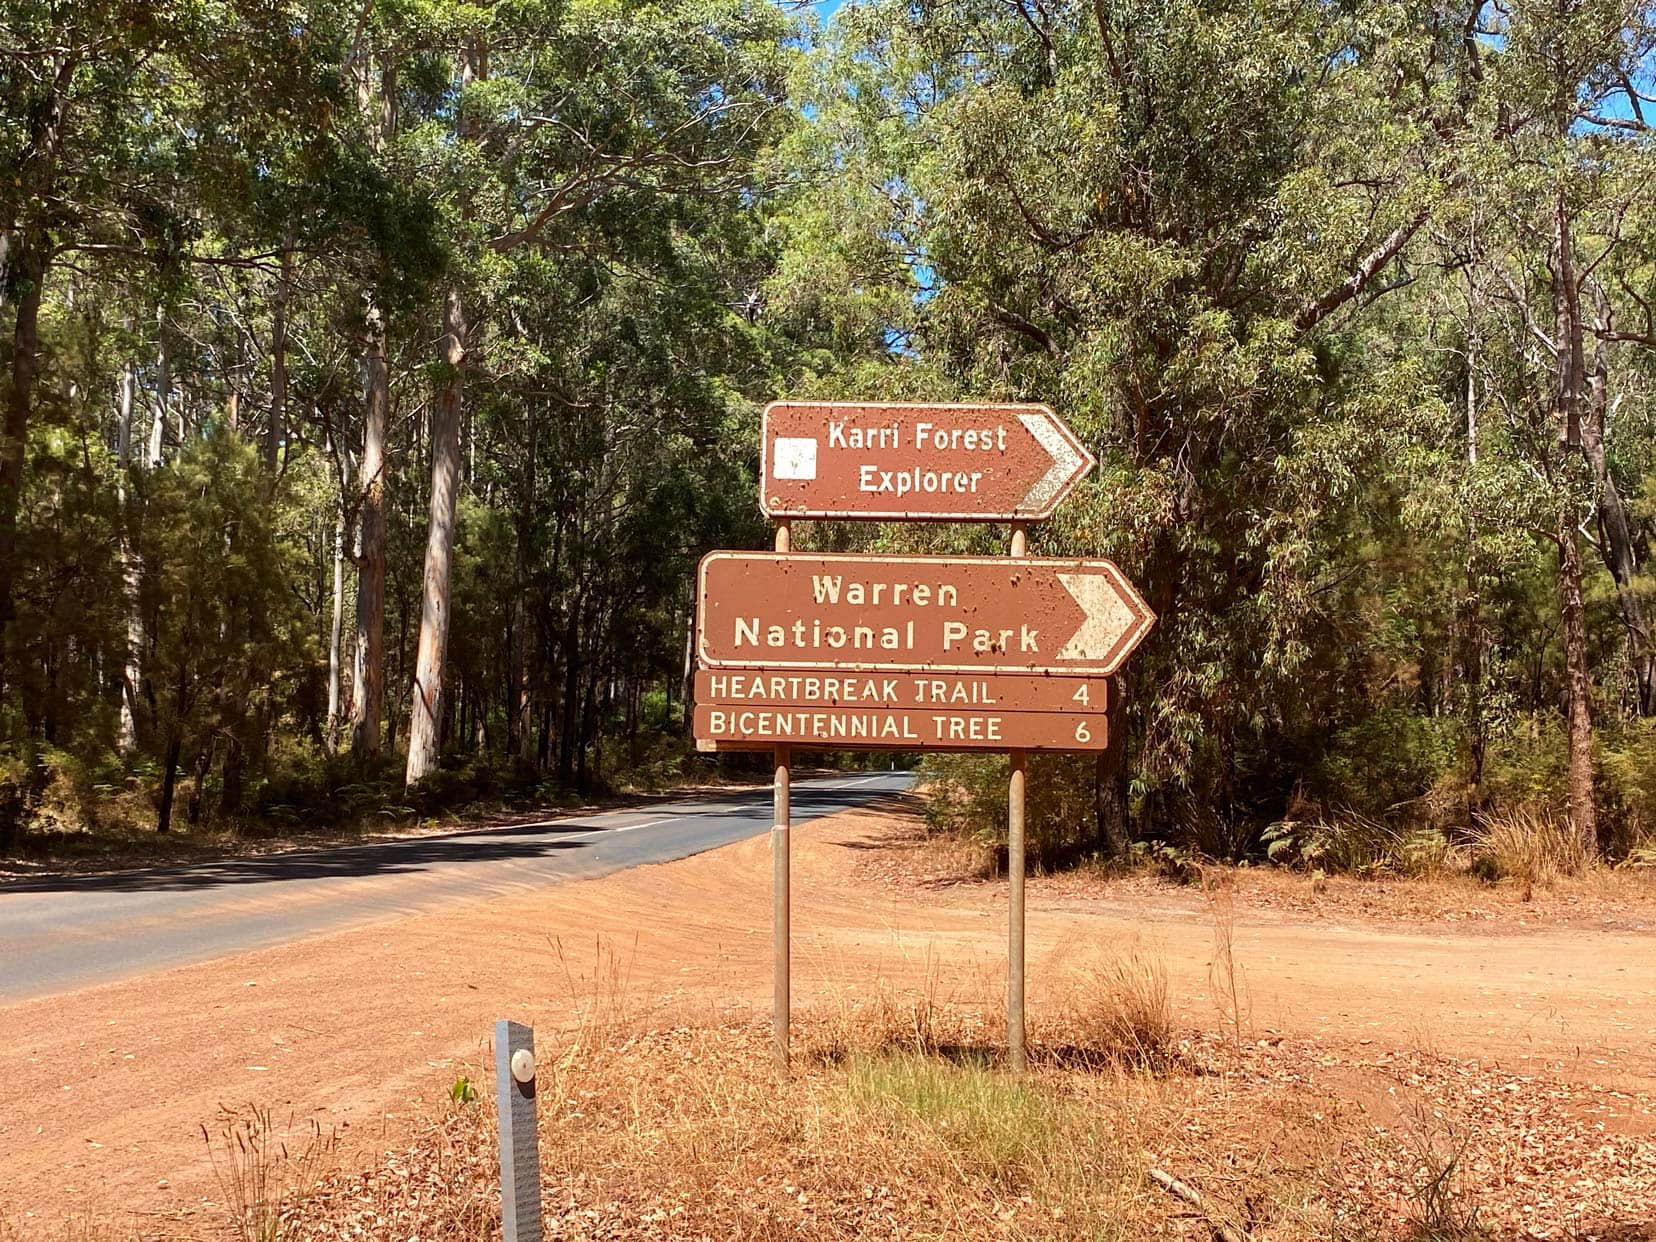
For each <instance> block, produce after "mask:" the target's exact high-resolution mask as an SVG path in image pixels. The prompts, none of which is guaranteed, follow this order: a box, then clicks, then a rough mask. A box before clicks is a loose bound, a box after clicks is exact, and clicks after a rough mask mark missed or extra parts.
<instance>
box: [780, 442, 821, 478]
mask: <svg viewBox="0 0 1656 1242" xmlns="http://www.w3.org/2000/svg"><path fill="white" fill-rule="evenodd" d="M771 475H772V477H774V478H778V479H814V478H816V477H817V442H816V440H815V439H814V438H812V439H807V438H803V437H799V438H796V437H792V436H777V437H776V461H775V469H773V470H772V471H771Z"/></svg>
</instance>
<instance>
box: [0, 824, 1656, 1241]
mask: <svg viewBox="0 0 1656 1242" xmlns="http://www.w3.org/2000/svg"><path fill="white" fill-rule="evenodd" d="M910 826H911V820H910V819H909V818H908V815H907V813H906V812H905V813H894V812H882V813H875V812H847V813H844V814H841V815H836V816H831V817H829V818H826V819H822V820H818V821H815V822H813V823H811V824H809V825H807V826H805V827H803V828H796V829H795V831H794V868H795V869H794V876H795V879H794V898H793V900H794V929H795V956H794V963H795V964H794V996H795V1003H796V1004H797V1005H800V1006H810V1005H816V1004H829V1005H831V1004H833V1003H835V1001H836V999H837V998H841V997H850V996H854V995H863V994H866V992H867V991H868V989H869V987H870V986H871V980H874V979H880V980H884V981H886V982H887V983H889V985H890V986H892V987H894V988H899V989H911V988H912V989H920V988H924V989H928V990H929V991H931V992H932V993H933V994H934V995H935V996H936V997H937V998H938V999H939V1000H941V1001H950V1000H958V1001H961V1002H963V1003H972V1004H989V1005H994V1004H997V1003H998V997H999V995H1000V988H1001V978H1002V972H1003V970H1004V942H1005V922H1004V917H1005V902H1004V890H1003V889H1002V888H1001V887H1000V886H997V885H992V884H975V883H974V884H962V885H957V886H953V887H948V888H940V889H930V890H927V889H917V888H915V887H913V886H897V885H894V884H892V883H888V882H883V881H882V880H880V879H879V878H878V877H877V876H876V875H874V874H873V872H874V871H875V870H876V868H874V867H872V866H871V860H874V859H878V858H881V857H883V855H882V854H880V853H877V852H874V850H875V849H878V848H879V847H881V846H882V845H883V843H885V842H886V841H888V840H889V839H890V838H891V837H892V836H893V835H894V834H897V833H900V832H901V831H903V830H905V829H907V828H908V827H910ZM768 848H769V847H768V843H767V842H766V840H765V839H764V838H762V837H761V838H758V839H755V840H750V841H747V842H743V843H741V844H738V845H734V846H729V847H726V848H724V849H720V850H717V851H714V852H712V853H707V854H702V855H699V856H697V857H694V858H690V859H686V860H684V861H680V862H674V863H668V864H663V865H658V866H648V867H641V868H638V869H636V870H632V871H628V872H624V873H621V874H618V875H613V876H609V877H607V878H604V879H599V880H590V881H581V882H573V883H568V884H563V885H558V886H555V887H550V888H547V889H545V890H544V891H539V892H523V893H514V894H512V895H510V896H507V897H498V898H494V899H491V900H489V901H486V902H468V903H461V904H455V905H451V906H445V907H442V908H440V909H437V910H435V911H432V912H427V913H424V914H420V915H417V916H412V917H406V916H405V917H401V918H398V919H395V920H388V921H386V922H383V923H378V924H374V925H372V926H368V927H363V928H358V929H355V930H350V931H344V932H339V933H335V934H331V935H324V936H319V937H315V938H312V939H308V940H303V941H299V942H295V943H292V944H288V945H285V946H282V947H279V948H272V949H267V950H261V951H258V952H253V953H246V954H240V955H237V956H233V957H226V958H222V959H219V960H216V961H212V962H209V963H205V964H202V965H196V966H189V967H183V968H179V969H175V970H170V971H164V972H157V973H155V974H151V975H147V976H143V977H140V978H136V979H132V980H129V981H126V982H122V983H117V984H112V985H108V986H103V987H97V988H89V989H86V990H82V991H77V992H71V993H66V994H63V995H59V996H53V997H48V998H45V999H40V1000H34V1001H29V1002H26V1003H23V1004H18V1005H15V1006H11V1007H9V1008H5V1009H0V1236H3V1235H4V1228H3V1226H4V1225H8V1224H9V1225H11V1226H12V1227H14V1228H15V1229H18V1230H20V1231H21V1233H22V1235H23V1236H24V1237H31V1236H36V1235H39V1236H50V1235H51V1234H53V1233H56V1232H57V1231H58V1230H59V1229H61V1227H62V1225H63V1222H64V1221H65V1219H66V1218H72V1219H87V1220H97V1221H103V1222H110V1223H118V1224H122V1225H130V1226H131V1227H133V1228H134V1229H136V1231H137V1232H138V1234H139V1235H140V1236H143V1237H168V1238H173V1237H180V1236H186V1237H187V1236H191V1235H193V1234H198V1233H199V1234H201V1235H207V1234H210V1233H211V1232H212V1231H213V1229H214V1228H215V1227H216V1226H217V1225H218V1224H219V1222H220V1219H221V1218H220V1217H219V1216H218V1213H217V1210H216V1208H215V1207H214V1206H213V1201H214V1200H216V1199H217V1198H218V1196H219V1189H218V1186H217V1183H216V1181H215V1178H214V1175H213V1172H212V1168H211V1165H210V1163H209V1160H208V1148H207V1144H206V1143H205V1142H204V1140H203V1137H202V1126H203V1125H204V1124H205V1125H207V1126H208V1127H209V1128H211V1127H212V1126H213V1122H214V1119H215V1117H216V1116H217V1114H218V1111H219V1108H220V1106H221V1105H226V1106H237V1105H241V1104H245V1103H249V1102H251V1103H257V1104H261V1105H266V1106H269V1107H270V1108H271V1109H272V1111H273V1112H274V1113H275V1114H276V1116H277V1117H278V1118H279V1119H282V1120H283V1121H285V1120H286V1119H287V1117H288V1116H289V1115H290V1114H291V1115H292V1117H293V1118H295V1119H296V1130H297V1127H298V1126H303V1125H305V1124H307V1123H308V1120H309V1119H315V1120H317V1121H319V1122H320V1123H321V1124H322V1126H323V1128H324V1129H328V1128H330V1127H338V1128H339V1129H340V1133H341V1136H342V1141H343V1147H344V1150H345V1151H346V1152H347V1153H348V1154H349V1155H350V1156H351V1157H353V1158H355V1159H369V1158H373V1157H374V1156H375V1155H377V1154H378V1152H379V1151H380V1150H382V1149H383V1147H384V1146H386V1145H388V1144H394V1143H395V1142H396V1141H397V1140H398V1139H399V1138H400V1137H401V1135H402V1133H403V1131H404V1128H405V1127H406V1126H407V1125H408V1124H409V1123H410V1122H411V1121H412V1120H413V1119H415V1118H417V1117H420V1116H423V1115H428V1114H430V1113H432V1112H434V1111H435V1110H437V1109H439V1108H440V1107H441V1105H442V1102H443V1101H444V1100H445V1098H446V1094H447V1090H448V1087H449V1084H450V1083H451V1082H452V1081H453V1080H454V1078H455V1077H456V1076H457V1075H458V1074H461V1073H467V1074H469V1075H470V1076H471V1077H472V1078H473V1079H474V1080H476V1079H480V1078H481V1079H487V1078H488V1077H489V1073H490V1071H489V1064H488V1061H489V1054H488V1046H487V1040H488V1036H489V1032H490V1030H491V1027H492V1024H493V1021H494V1019H496V1018H499V1017H513V1018H517V1019H519V1020H521V1021H526V1022H530V1023H533V1024H535V1025H536V1026H537V1027H538V1028H539V1029H540V1042H541V1047H542V1049H543V1053H542V1055H543V1057H544V1056H546V1055H548V1051H547V1050H549V1049H552V1048H555V1046H556V1043H557V1032H558V1031H560V1030H567V1029H568V1028H569V1026H570V1025H571V1023H572V1022H573V1021H574V1020H575V1019H576V1017H577V1015H578V1013H579V1009H580V1007H581V1006H582V1005H583V1004H590V1003H592V1001H593V998H594V997H597V998H598V1000H599V1003H600V1005H602V1006H604V1007H609V1008H613V1007H614V1006H615V1005H617V1004H619V1003H622V1002H620V1001H618V1000H617V997H620V996H625V997H626V998H627V999H626V1000H625V1002H624V1003H625V1005H626V1007H627V1008H628V1009H629V1010H630V1012H631V1013H632V1015H633V1016H636V1017H640V1018H643V1019H645V1020H650V1019H651V1018H652V1017H659V1019H660V1020H663V1021H667V1020H672V1021H680V1020H689V1021H694V1020H697V1019H698V1018H701V1017H707V1016H711V1015H715V1014H718V1013H722V1012H724V1011H726V1010H731V1009H736V1010H741V1011H743V1012H744V1013H746V1012H749V1011H751V1010H752V1009H753V1008H755V1007H762V1006H764V1005H766V1004H767V1003H768V996H769V949H770V926H769V924H770V885H769V877H770V862H769V858H768ZM1094 892H1095V893H1096V895H1094ZM1234 909H1235V914H1234V921H1233V922H1231V923H1230V928H1231V933H1232V945H1233V949H1232V955H1233V958H1234V962H1235V965H1236V967H1237V970H1236V976H1235V977H1236V979H1237V987H1236V989H1235V991H1236V994H1237V995H1238V996H1239V998H1240V1001H1241V1008H1242V1011H1243V1019H1244V1030H1245V1031H1252V1032H1253V1033H1256V1034H1258V1035H1264V1034H1265V1033H1267V1032H1278V1033H1283V1034H1289V1035H1296V1036H1314V1037H1320V1038H1324V1039H1327V1040H1330V1041H1333V1042H1338V1043H1353V1044H1355V1043H1358V1042H1363V1041H1372V1042H1373V1043H1374V1044H1376V1045H1380V1046H1383V1047H1424V1048H1426V1049H1428V1050H1430V1051H1434V1052H1439V1053H1444V1054H1448V1055H1453V1056H1459V1057H1479V1058H1482V1059H1483V1060H1484V1062H1485V1063H1486V1064H1497V1063H1498V1064H1499V1065H1501V1066H1503V1067H1505V1068H1507V1069H1510V1070H1513V1071H1514V1072H1518V1073H1525V1072H1529V1071H1528V1070H1527V1069H1526V1068H1525V1067H1526V1066H1531V1067H1533V1068H1535V1069H1537V1070H1539V1069H1540V1068H1542V1067H1545V1068H1546V1069H1547V1070H1548V1072H1550V1073H1554V1074H1560V1075H1563V1076H1566V1077H1570V1078H1576V1079H1580V1080H1585V1081H1593V1082H1602V1083H1605V1084H1612V1085H1615V1086H1617V1087H1619V1088H1622V1089H1628V1090H1649V1089H1650V1088H1651V1087H1652V1086H1653V1085H1656V932H1652V931H1648V930H1642V929H1640V928H1639V927H1638V926H1637V923H1636V922H1635V924H1634V929H1633V930H1592V929H1584V928H1576V927H1557V926H1552V927H1547V926H1541V927H1516V928H1515V927H1513V926H1511V925H1510V921H1509V922H1508V923H1507V924H1506V925H1503V926H1502V927H1500V928H1499V929H1496V930H1494V931H1493V932H1492V931H1490V930H1484V931H1473V930H1468V929H1466V928H1464V927H1463V926H1460V925H1449V924H1445V925H1443V926H1442V927H1441V928H1440V927H1437V926H1431V925H1417V926H1411V925H1404V924H1398V923H1387V924H1385V925H1375V924H1373V923H1365V922H1363V921H1360V920H1356V919H1352V920H1349V921H1347V920H1345V919H1343V918H1341V917H1339V916H1334V917H1317V916H1316V915H1315V914H1314V913H1284V912H1281V911H1279V910H1276V909H1268V908H1267V909H1261V908H1256V907H1254V906H1251V905H1247V904H1244V903H1238V904H1237V905H1236V906H1235V907H1234ZM1225 923H1226V919H1225V918H1224V916H1223V915H1222V914H1218V915H1216V913H1215V907H1214V906H1213V905H1212V904H1211V903H1209V902H1208V901H1207V900H1206V899H1204V897H1203V896H1202V895H1201V894H1200V893H1198V892H1194V891H1192V890H1189V889H1173V888H1146V887H1145V886H1143V885H1140V884H1126V885H1121V886H1098V887H1097V888H1096V890H1094V891H1089V890H1087V889H1086V888H1084V887H1078V886H1075V885H1068V884H1065V883H1064V882H1062V881H1051V882H1048V881H1040V880H1035V881H1032V882H1031V884H1030V893H1029V946H1030V963H1029V978H1030V1005H1031V1022H1032V1023H1035V1022H1038V1020H1039V1015H1040V1013H1041V1011H1042V1007H1043V1006H1051V1005H1055V1004H1058V1003H1061V1001H1062V998H1063V997H1064V996H1065V995H1066V994H1067V993H1068V990H1069V988H1070V987H1071V985H1072V984H1073V982H1074V980H1075V979H1076V978H1077V977H1078V976H1079V975H1081V974H1084V973H1085V972H1086V971H1088V970H1089V968H1090V967H1091V966H1092V965H1093V964H1094V963H1096V962H1097V961H1098V960H1100V958H1101V957H1102V956H1104V955H1106V954H1109V953H1111V952H1114V951H1119V950H1121V949H1125V948H1127V947H1130V946H1137V947H1138V948H1140V949H1142V950H1144V951H1147V952H1150V953H1153V954H1155V955H1158V956H1160V957H1161V959H1162V960H1163V961H1164V962H1165V963H1166V966H1167V970H1168V973H1169V977H1170V980H1171V989H1172V994H1173V998H1174V1003H1175V1006H1176V1008H1177V1009H1178V1010H1179V1012H1180V1015H1181V1019H1182V1021H1184V1022H1185V1023H1187V1024H1188V1025H1191V1026H1200V1027H1205V1028H1209V1029H1211V1028H1214V1027H1216V1026H1218V1025H1219V1024H1220V1023H1221V1021H1222V1018H1221V1014H1222V1012H1224V1011H1225V1007H1226V1006H1227V1005H1228V1003H1229V1002H1228V1001H1227V999H1226V995H1228V993H1229V992H1230V989H1229V987H1228V986H1227V977H1226V972H1225V971H1224V969H1223V964H1222V959H1220V958H1217V957H1216V953H1215V945H1216V930H1217V929H1221V928H1223V927H1224V925H1225Z"/></svg>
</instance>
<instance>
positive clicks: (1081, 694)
mask: <svg viewBox="0 0 1656 1242" xmlns="http://www.w3.org/2000/svg"><path fill="white" fill-rule="evenodd" d="M1071 697H1072V698H1074V700H1075V701H1076V702H1077V703H1079V704H1081V706H1082V707H1090V706H1091V705H1092V695H1091V694H1089V693H1088V692H1087V686H1086V683H1085V682H1083V683H1082V684H1081V688H1080V689H1079V690H1077V691H1076V692H1075V693H1074V694H1073V695H1072V696H1071Z"/></svg>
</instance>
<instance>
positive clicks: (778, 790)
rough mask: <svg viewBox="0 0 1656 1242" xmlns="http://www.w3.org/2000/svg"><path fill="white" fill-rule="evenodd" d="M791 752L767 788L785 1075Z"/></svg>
mask: <svg viewBox="0 0 1656 1242" xmlns="http://www.w3.org/2000/svg"><path fill="white" fill-rule="evenodd" d="M789 539H790V531H789V527H788V523H786V522H778V523H777V525H776V550H777V551H778V552H786V551H788V546H789ZM792 751H793V748H792V747H791V746H788V745H785V744H783V745H778V746H777V747H776V753H775V759H776V774H775V778H774V781H773V783H772V786H771V801H772V807H773V810H772V815H771V872H772V880H771V888H772V911H771V1042H772V1044H773V1045H774V1046H775V1050H776V1067H777V1068H778V1069H779V1070H781V1071H782V1073H784V1074H786V1073H787V1072H788V1043H789V1039H788V1027H789V1023H790V1020H791V1015H790V1010H791V1008H792V1004H793V1001H792V996H791V989H792V982H793V981H792V974H793V961H792V953H791V949H792V945H791V938H792V926H791V925H792V921H793V912H792V909H791V905H792V892H791V890H792V887H793V880H792V875H791V868H792V858H791V854H792V844H791V842H790V841H789V839H788V838H789V836H790V835H791V832H790V820H791V819H792V808H791V807H790V806H789V799H790V794H791V792H792V791H791V789H790V784H791V777H790V773H789V770H788V769H789V767H790V764H791V762H792V759H793V753H792Z"/></svg>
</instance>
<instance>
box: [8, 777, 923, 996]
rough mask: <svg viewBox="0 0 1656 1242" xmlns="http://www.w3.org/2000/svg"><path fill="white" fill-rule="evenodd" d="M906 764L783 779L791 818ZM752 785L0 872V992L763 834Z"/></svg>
mask: <svg viewBox="0 0 1656 1242" xmlns="http://www.w3.org/2000/svg"><path fill="white" fill-rule="evenodd" d="M913 780H914V778H913V775H912V774H911V773H908V772H875V773H857V774H855V775H848V776H843V777H828V778H823V779H818V780H808V781H798V782H796V783H795V784H794V786H793V803H792V805H793V820H794V822H796V823H799V822H803V821H806V820H811V819H816V818H817V817H819V816H822V815H830V814H833V813H834V812H836V811H843V810H847V809H848V808H851V807H855V806H860V805H863V804H865V803H868V802H872V801H875V800H877V799H879V798H883V797H887V796H890V795H892V794H897V793H901V792H903V791H905V790H907V789H908V788H909V786H910V785H911V784H912V783H913ZM770 824H771V795H770V791H769V790H768V789H765V790H750V791H742V792H739V793H735V792H733V793H727V794H722V795H719V796H716V797H714V798H710V799H687V800H685V801H682V802H672V803H665V804H663V805H660V806H648V807H635V808H632V809H629V810H624V811H609V812H605V813H602V814H597V815H581V816H575V817H573V818H568V819H547V820H540V821H536V822H534V823H527V824H514V825H511V826H510V827H502V828H488V829H481V830H477V831H468V832H459V833H452V834H447V835H442V836H429V837H415V838H410V839H407V840H399V841H383V842H376V843H374V844H371V845H354V846H346V847H342V848H338V849H328V850H315V851H303V852H294V853H286V854H276V855H270V856H267V857H262V858H240V859H229V860H226V861H224V862H217V863H206V864H200V865H195V866H189V867H166V868H157V869H153V870H145V871H126V872H116V873H111V874H108V875H96V876H65V877H51V878H43V879H32V880H19V881H12V882H7V883H0V1003H7V1002H13V1001H19V1000H26V999H29V998H32V997H38V996H43V995H49V994H51V993H54V992H60V991H66V990H68V989H71V988H77V987H82V986H85V985H87V984H92V983H103V982H107V981H109V980H113V979H121V978H126V977H128V976H131V975H136V974H141V973H143V972H145V971H149V970H156V969H159V968H162V967H168V966H178V965H183V964H185V963H189V962H200V961H205V960H207V959H209V958H213V957H217V956H219V955H221V954H226V953H237V952H242V951H244V950H247V949H257V948H262V947H264V946H267V945H272V944H279V943H281V942H283V941H287V940H293V939H296V938H298V937H301V936H307V935H314V934H316V933H318V932H325V931H333V930H336V929H338V928H342V927H349V926H354V925H359V924H362V923H366V922H370V921H373V920H376V919H382V918H388V917H395V916H398V915H404V914H410V913H415V912H417V911H419V910H422V909H426V908H429V907H430V906H432V905H434V904H436V903H439V902H444V901H452V900H457V899H460V900H463V899H466V898H480V897H488V896H492V895H496V894H501V893H509V892H512V891H517V890H523V889H532V888H542V887H544V886H546V885H548V884H557V883H559V882H562V881H565V880H572V879H587V878H590V877H593V876H599V875H605V874H608V873H609V872H612V871H620V870H623V869H624V868H627V867H636V866H640V865H642V864H645V863H659V862H669V861H671V860H673V859H676V858H686V857H689V856H690V855H691V854H699V853H701V852H702V851H703V850H710V849H715V848H717V847H718V846H721V845H728V844H730V843H731V842H733V841H740V840H742V839H743V838H745V837H751V836H754V835H755V834H757V833H761V832H765V831H767V830H768V829H769V828H770Z"/></svg>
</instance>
